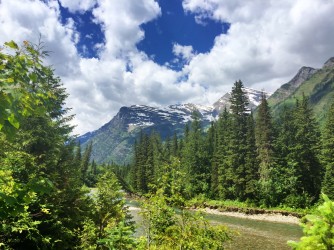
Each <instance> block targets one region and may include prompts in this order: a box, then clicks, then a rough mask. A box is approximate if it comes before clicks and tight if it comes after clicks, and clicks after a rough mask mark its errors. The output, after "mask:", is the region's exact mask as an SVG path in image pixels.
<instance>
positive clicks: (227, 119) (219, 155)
mask: <svg viewBox="0 0 334 250" xmlns="http://www.w3.org/2000/svg"><path fill="white" fill-rule="evenodd" d="M231 122H232V116H231V114H230V113H229V112H228V111H227V109H226V108H225V109H224V111H223V113H222V114H221V115H220V116H219V119H218V122H217V129H216V130H217V149H216V151H215V155H214V164H217V168H218V169H217V170H218V196H219V197H220V198H221V199H226V198H230V197H232V196H231V193H230V187H232V186H233V182H232V177H231V176H232V172H233V169H232V167H231V164H230V162H229V155H230V153H231V152H230V139H231V131H232V126H231ZM229 177H230V178H229Z"/></svg>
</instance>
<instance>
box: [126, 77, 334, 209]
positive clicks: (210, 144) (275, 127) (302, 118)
mask: <svg viewBox="0 0 334 250" xmlns="http://www.w3.org/2000/svg"><path fill="white" fill-rule="evenodd" d="M230 102H231V107H230V110H227V109H226V108H225V110H224V111H223V112H222V113H221V114H220V116H219V119H218V120H217V121H216V122H212V124H211V126H210V127H209V128H208V129H207V130H206V131H204V130H203V128H202V127H201V122H200V114H199V113H198V112H196V111H195V112H194V113H193V115H192V122H191V123H190V124H186V126H185V129H184V134H183V136H181V137H180V138H178V137H177V136H176V135H174V136H173V137H172V138H167V140H166V141H165V142H162V140H161V138H160V137H159V135H158V134H157V133H154V132H153V133H152V134H150V135H147V134H144V133H141V134H140V136H139V138H138V140H137V142H136V144H135V146H134V152H135V153H134V161H133V164H132V167H131V170H130V172H129V180H130V182H131V185H132V186H133V188H134V189H135V190H136V191H137V192H140V193H143V194H144V193H147V192H149V191H150V190H152V189H154V186H155V185H156V184H158V183H159V182H160V181H161V178H162V176H163V174H165V172H164V171H165V170H164V169H163V168H162V167H161V166H162V165H163V164H164V163H167V164H168V163H170V162H171V159H172V158H175V157H176V158H177V159H178V160H179V161H180V171H181V172H182V174H183V176H184V177H183V182H182V195H183V196H184V197H185V198H187V199H190V198H193V197H196V196H198V195H205V196H206V197H208V198H211V199H229V200H239V201H243V202H249V203H252V204H255V205H257V206H261V205H262V206H266V207H272V206H290V207H298V208H305V207H309V206H311V205H313V204H314V203H316V202H317V201H318V200H319V196H320V193H321V192H324V193H325V194H327V195H328V196H329V197H330V198H331V199H333V198H334V181H333V180H334V178H333V177H334V176H333V174H334V173H333V169H334V165H333V164H334V104H332V105H331V108H330V109H329V111H328V113H327V120H326V122H325V123H324V125H323V126H320V125H319V124H318V123H317V121H316V120H315V118H314V116H313V113H312V109H311V107H310V105H309V101H308V98H307V97H306V96H303V97H302V98H301V99H296V102H295V104H294V105H292V106H284V107H283V108H282V109H281V110H280V113H279V114H278V116H277V117H275V118H274V117H273V115H272V113H271V111H270V107H269V105H268V102H267V100H266V96H265V94H262V96H261V103H260V105H259V106H258V108H257V109H256V111H255V114H254V113H253V112H252V111H251V110H249V109H248V104H249V100H248V98H247V96H246V93H245V92H244V91H243V83H242V82H241V81H237V82H235V84H234V86H233V88H232V92H231V98H230ZM170 178H173V176H170Z"/></svg>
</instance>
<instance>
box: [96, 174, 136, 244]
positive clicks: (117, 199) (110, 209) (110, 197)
mask: <svg viewBox="0 0 334 250" xmlns="http://www.w3.org/2000/svg"><path fill="white" fill-rule="evenodd" d="M94 217H95V224H96V231H97V235H96V239H97V243H98V245H99V246H100V247H99V248H101V249H133V248H134V246H135V245H136V241H135V240H134V238H133V234H134V227H133V225H132V223H131V222H130V221H129V215H128V212H127V209H126V208H125V200H124V198H123V193H122V191H121V187H120V185H119V183H118V180H117V177H116V176H115V174H114V173H112V172H111V171H106V173H104V174H103V175H102V176H101V177H100V178H99V180H98V183H97V193H96V197H95V213H94Z"/></svg>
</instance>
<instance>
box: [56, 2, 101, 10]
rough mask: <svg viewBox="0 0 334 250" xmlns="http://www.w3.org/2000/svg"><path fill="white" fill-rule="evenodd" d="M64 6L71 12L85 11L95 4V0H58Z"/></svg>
mask: <svg viewBox="0 0 334 250" xmlns="http://www.w3.org/2000/svg"><path fill="white" fill-rule="evenodd" d="M59 2H60V3H61V5H62V6H63V7H64V8H68V9H69V11H71V12H76V11H78V12H85V11H87V10H91V9H92V8H93V7H94V6H95V5H96V2H97V1H96V0H59Z"/></svg>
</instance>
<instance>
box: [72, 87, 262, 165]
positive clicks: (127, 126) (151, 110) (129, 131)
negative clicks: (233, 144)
mask: <svg viewBox="0 0 334 250" xmlns="http://www.w3.org/2000/svg"><path fill="white" fill-rule="evenodd" d="M245 92H246V93H247V95H248V97H249V100H250V106H249V108H254V107H256V106H257V105H258V104H259V100H260V96H261V93H262V92H261V91H257V90H252V89H247V88H245ZM226 96H229V94H228V93H227V94H225V95H224V96H223V97H222V98H220V99H219V100H218V101H217V102H215V104H214V105H213V106H203V105H196V104H191V103H189V104H177V105H170V106H168V107H149V106H145V105H133V106H130V107H122V108H121V109H120V110H119V112H118V113H117V115H116V116H115V117H114V118H113V119H112V120H111V121H110V122H108V123H107V124H105V125H104V126H102V127H101V128H100V129H98V130H96V131H93V132H89V133H86V134H85V135H82V136H80V137H79V138H78V140H79V141H80V142H81V144H82V149H84V148H85V146H86V145H87V144H88V143H89V142H92V143H93V151H92V159H94V160H95V161H96V162H97V163H102V162H106V163H108V162H115V163H118V164H126V163H129V162H130V160H131V157H132V155H131V153H132V149H133V144H134V142H135V139H136V137H137V136H138V134H139V132H140V131H141V130H142V131H144V132H146V133H151V132H152V131H156V132H157V133H158V134H160V136H161V137H162V139H165V138H167V137H168V136H169V137H171V136H173V135H174V133H176V134H183V131H184V126H185V124H186V123H188V122H189V121H190V120H191V115H192V113H193V111H195V110H196V111H198V112H199V113H200V116H201V120H202V125H203V126H204V127H207V126H209V124H210V123H211V122H212V121H214V120H216V119H217V118H218V115H219V112H220V111H222V110H224V108H225V107H227V108H229V106H230V102H229V98H226Z"/></svg>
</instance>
